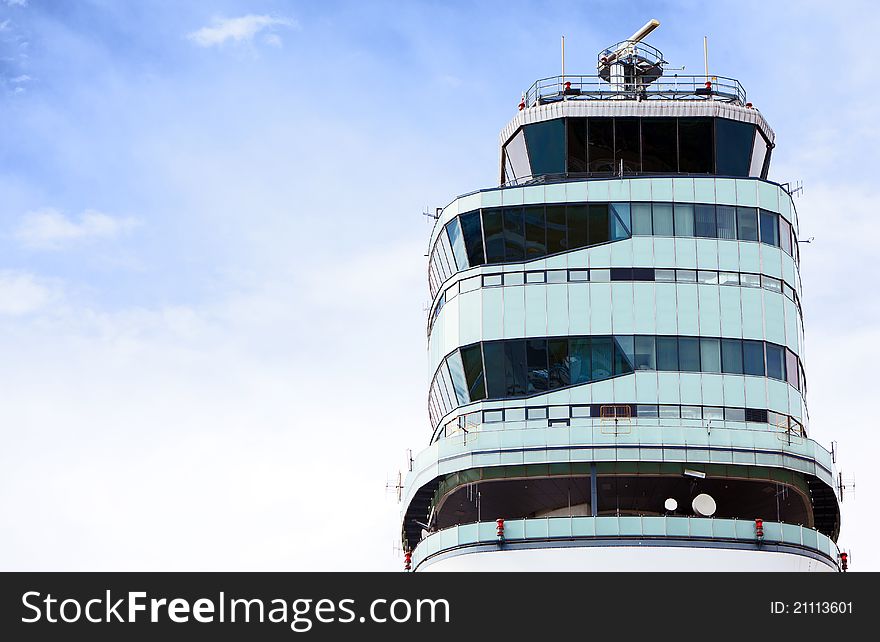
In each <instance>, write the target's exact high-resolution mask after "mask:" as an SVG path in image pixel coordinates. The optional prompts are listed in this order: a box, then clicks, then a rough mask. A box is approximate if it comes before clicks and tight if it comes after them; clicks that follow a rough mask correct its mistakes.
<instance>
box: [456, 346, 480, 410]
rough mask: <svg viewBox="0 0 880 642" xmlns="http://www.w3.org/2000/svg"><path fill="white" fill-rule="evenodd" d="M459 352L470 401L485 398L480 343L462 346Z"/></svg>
mask: <svg viewBox="0 0 880 642" xmlns="http://www.w3.org/2000/svg"><path fill="white" fill-rule="evenodd" d="M459 352H461V362H462V365H463V366H464V377H465V380H466V381H467V387H468V393H469V395H470V399H471V401H476V400H478V399H485V398H486V382H485V381H484V379H483V354H482V352H481V350H480V344H479V343H477V344H476V345H472V346H468V347H466V348H462V349H461V350H459Z"/></svg>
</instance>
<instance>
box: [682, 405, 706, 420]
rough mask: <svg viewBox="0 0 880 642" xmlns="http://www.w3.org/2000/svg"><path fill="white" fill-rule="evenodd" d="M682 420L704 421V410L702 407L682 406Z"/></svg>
mask: <svg viewBox="0 0 880 642" xmlns="http://www.w3.org/2000/svg"><path fill="white" fill-rule="evenodd" d="M681 418H682V419H702V418H703V409H702V408H701V407H700V406H682V407H681Z"/></svg>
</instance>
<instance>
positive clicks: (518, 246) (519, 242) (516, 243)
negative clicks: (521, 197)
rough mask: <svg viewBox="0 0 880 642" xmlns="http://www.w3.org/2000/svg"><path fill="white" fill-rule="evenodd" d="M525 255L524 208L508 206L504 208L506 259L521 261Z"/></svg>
mask: <svg viewBox="0 0 880 642" xmlns="http://www.w3.org/2000/svg"><path fill="white" fill-rule="evenodd" d="M525 255H526V248H525V233H524V230H523V214H522V208H521V207H507V208H505V209H504V260H505V261H521V260H523V259H524V258H525Z"/></svg>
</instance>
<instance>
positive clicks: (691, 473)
mask: <svg viewBox="0 0 880 642" xmlns="http://www.w3.org/2000/svg"><path fill="white" fill-rule="evenodd" d="M684 476H685V477H696V478H697V479H706V473H704V472H703V471H701V470H691V469H690V468H685V469H684Z"/></svg>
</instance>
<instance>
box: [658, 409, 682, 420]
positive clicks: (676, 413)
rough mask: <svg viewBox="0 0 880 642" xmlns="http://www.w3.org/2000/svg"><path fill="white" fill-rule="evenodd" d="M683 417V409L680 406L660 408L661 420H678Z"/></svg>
mask: <svg viewBox="0 0 880 642" xmlns="http://www.w3.org/2000/svg"><path fill="white" fill-rule="evenodd" d="M679 417H681V408H679V407H678V406H660V418H661V419H678V418H679Z"/></svg>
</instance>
